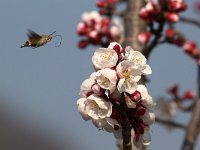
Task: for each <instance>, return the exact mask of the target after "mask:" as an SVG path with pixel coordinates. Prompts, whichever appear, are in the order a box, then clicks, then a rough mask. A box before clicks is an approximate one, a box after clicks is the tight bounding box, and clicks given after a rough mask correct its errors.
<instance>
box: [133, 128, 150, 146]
mask: <svg viewBox="0 0 200 150" xmlns="http://www.w3.org/2000/svg"><path fill="white" fill-rule="evenodd" d="M131 131H132V132H131V136H132V137H134V136H135V132H134V130H131ZM132 139H133V140H132V144H133V145H134V146H135V147H137V148H141V147H142V145H146V146H147V145H149V144H150V143H151V135H150V128H149V127H145V128H144V134H142V135H140V137H139V139H138V141H136V140H135V139H134V138H132Z"/></svg>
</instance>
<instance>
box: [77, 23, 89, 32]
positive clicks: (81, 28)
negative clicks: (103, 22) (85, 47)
mask: <svg viewBox="0 0 200 150" xmlns="http://www.w3.org/2000/svg"><path fill="white" fill-rule="evenodd" d="M76 30H77V33H78V34H79V35H86V34H87V26H86V24H85V23H83V22H80V23H79V24H78V25H77V28H76Z"/></svg>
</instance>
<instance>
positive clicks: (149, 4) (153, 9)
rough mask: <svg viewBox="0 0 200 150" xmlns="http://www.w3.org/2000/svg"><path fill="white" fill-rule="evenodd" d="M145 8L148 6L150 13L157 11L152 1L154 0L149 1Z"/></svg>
mask: <svg viewBox="0 0 200 150" xmlns="http://www.w3.org/2000/svg"><path fill="white" fill-rule="evenodd" d="M145 8H146V10H147V12H148V13H150V14H155V13H157V8H156V6H155V4H154V3H152V2H148V3H147V4H146V6H145Z"/></svg>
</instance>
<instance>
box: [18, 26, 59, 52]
mask: <svg viewBox="0 0 200 150" xmlns="http://www.w3.org/2000/svg"><path fill="white" fill-rule="evenodd" d="M55 32H56V31H54V32H53V33H51V34H49V35H39V34H37V33H36V32H34V31H32V30H30V29H28V33H27V36H28V40H27V41H26V42H25V43H24V44H22V45H21V46H20V47H21V48H23V47H32V48H38V47H40V46H43V45H45V44H47V43H48V42H50V41H51V40H52V39H53V38H54V37H57V36H58V37H60V43H59V44H58V45H56V44H55V46H56V47H59V46H60V45H61V42H62V36H61V35H53V34H54V33H55Z"/></svg>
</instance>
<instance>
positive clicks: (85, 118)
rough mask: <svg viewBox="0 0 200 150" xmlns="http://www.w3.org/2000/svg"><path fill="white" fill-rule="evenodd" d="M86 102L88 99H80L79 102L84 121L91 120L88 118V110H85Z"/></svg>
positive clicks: (79, 109)
mask: <svg viewBox="0 0 200 150" xmlns="http://www.w3.org/2000/svg"><path fill="white" fill-rule="evenodd" d="M85 101H86V98H80V99H79V100H78V101H77V105H78V111H79V112H80V114H81V116H82V118H83V119H84V120H89V119H91V117H90V116H88V114H87V112H86V110H85V104H84V103H85Z"/></svg>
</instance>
